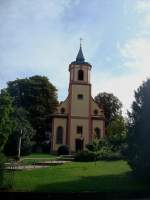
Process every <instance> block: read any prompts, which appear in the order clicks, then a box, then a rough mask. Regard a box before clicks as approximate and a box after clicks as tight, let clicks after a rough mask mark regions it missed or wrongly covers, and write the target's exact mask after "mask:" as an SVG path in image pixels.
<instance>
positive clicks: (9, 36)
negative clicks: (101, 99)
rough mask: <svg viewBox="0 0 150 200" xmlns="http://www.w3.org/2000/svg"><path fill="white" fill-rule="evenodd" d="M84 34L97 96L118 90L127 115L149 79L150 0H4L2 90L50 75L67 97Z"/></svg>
mask: <svg viewBox="0 0 150 200" xmlns="http://www.w3.org/2000/svg"><path fill="white" fill-rule="evenodd" d="M80 37H81V38H83V41H82V49H83V54H84V57H85V59H86V61H87V62H89V63H91V64H92V72H91V76H92V77H91V83H92V96H93V97H94V96H96V95H97V94H98V93H100V92H108V93H113V94H114V95H115V96H117V97H118V98H119V99H120V101H121V102H122V103H123V114H124V115H126V112H127V110H130V108H131V104H132V102H133V100H134V91H135V90H136V89H137V88H138V87H139V86H140V85H141V84H142V82H143V81H145V80H146V79H147V78H149V77H150V0H0V88H5V87H6V86H7V82H8V81H13V80H15V79H17V78H26V77H30V76H34V75H42V76H47V77H48V78H49V81H50V82H51V83H52V84H54V85H55V86H56V88H57V89H58V100H59V101H63V100H64V99H65V98H66V97H67V93H68V83H69V72H68V66H69V64H70V63H71V62H72V61H74V60H75V59H76V56H77V53H78V50H79V42H80V40H79V39H80Z"/></svg>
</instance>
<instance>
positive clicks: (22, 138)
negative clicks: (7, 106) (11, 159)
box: [4, 107, 35, 159]
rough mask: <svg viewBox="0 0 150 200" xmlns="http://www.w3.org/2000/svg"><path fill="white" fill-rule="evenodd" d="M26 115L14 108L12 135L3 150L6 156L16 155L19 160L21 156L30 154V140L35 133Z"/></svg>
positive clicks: (23, 111) (24, 111) (21, 109)
mask: <svg viewBox="0 0 150 200" xmlns="http://www.w3.org/2000/svg"><path fill="white" fill-rule="evenodd" d="M27 115H28V113H27V111H26V110H24V109H23V108H21V107H19V108H16V107H15V108H14V112H13V115H12V120H13V130H12V134H11V135H10V137H9V139H8V142H7V143H6V146H5V148H4V152H5V153H6V155H11V156H12V155H16V156H17V157H18V159H19V158H20V155H21V154H22V155H25V154H29V153H31V148H32V138H33V136H34V133H35V131H34V129H33V128H32V126H31V125H30V123H29V121H28V119H27Z"/></svg>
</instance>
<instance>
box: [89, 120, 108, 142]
mask: <svg viewBox="0 0 150 200" xmlns="http://www.w3.org/2000/svg"><path fill="white" fill-rule="evenodd" d="M92 124H93V125H92V135H93V139H94V136H95V128H99V129H100V130H101V137H102V138H103V137H104V132H105V129H104V120H92Z"/></svg>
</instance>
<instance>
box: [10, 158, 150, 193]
mask: <svg viewBox="0 0 150 200" xmlns="http://www.w3.org/2000/svg"><path fill="white" fill-rule="evenodd" d="M130 172H131V170H130V168H129V166H128V165H127V163H126V162H125V161H110V162H109V161H108V162H106V161H97V162H96V164H95V163H94V162H88V163H78V162H72V163H66V164H64V165H60V166H52V167H48V168H45V169H34V170H31V171H17V172H15V179H14V188H13V190H14V191H39V192H40V191H42V192H43V191H44V192H83V191H97V192H101V191H112V192H115V191H134V192H135V191H148V190H149V188H150V187H149V185H147V184H144V183H140V182H137V181H135V180H133V179H132V178H131V175H130Z"/></svg>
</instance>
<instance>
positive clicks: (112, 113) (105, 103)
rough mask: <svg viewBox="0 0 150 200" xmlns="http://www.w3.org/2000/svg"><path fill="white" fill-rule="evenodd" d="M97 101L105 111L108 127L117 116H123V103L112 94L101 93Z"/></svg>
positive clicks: (96, 98)
mask: <svg viewBox="0 0 150 200" xmlns="http://www.w3.org/2000/svg"><path fill="white" fill-rule="evenodd" d="M95 101H96V102H97V104H98V105H99V107H102V108H103V109H104V114H105V118H106V126H108V125H109V124H110V123H111V122H112V121H113V120H114V119H115V118H116V117H117V116H119V115H121V108H122V103H121V102H120V100H119V99H118V98H117V97H116V96H114V95H113V94H112V93H106V92H103V93H99V94H98V95H97V96H96V97H95Z"/></svg>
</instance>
